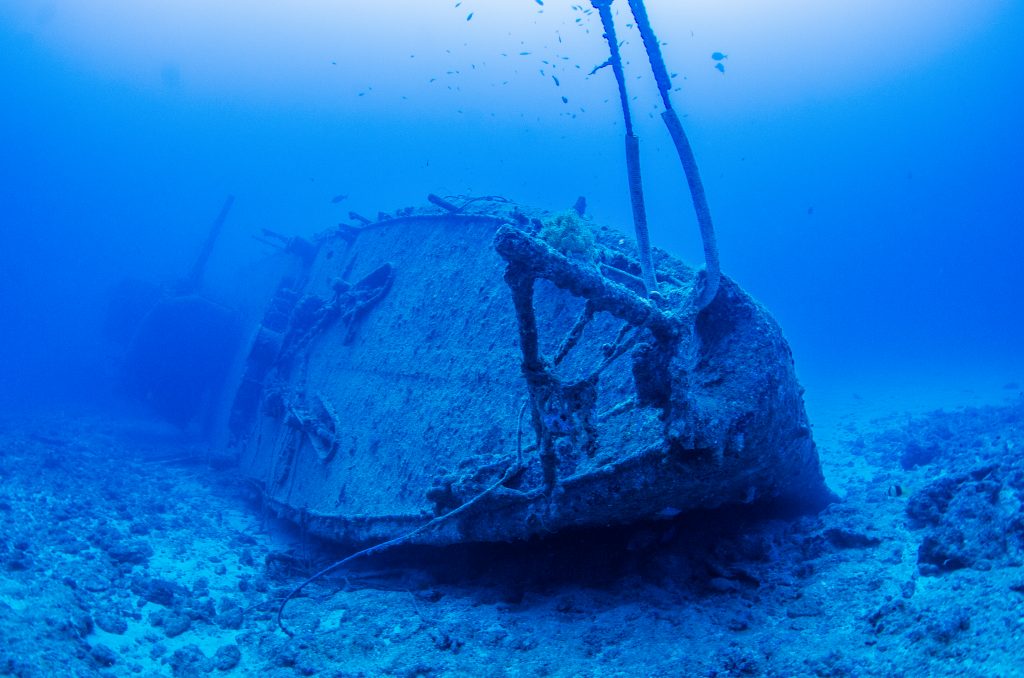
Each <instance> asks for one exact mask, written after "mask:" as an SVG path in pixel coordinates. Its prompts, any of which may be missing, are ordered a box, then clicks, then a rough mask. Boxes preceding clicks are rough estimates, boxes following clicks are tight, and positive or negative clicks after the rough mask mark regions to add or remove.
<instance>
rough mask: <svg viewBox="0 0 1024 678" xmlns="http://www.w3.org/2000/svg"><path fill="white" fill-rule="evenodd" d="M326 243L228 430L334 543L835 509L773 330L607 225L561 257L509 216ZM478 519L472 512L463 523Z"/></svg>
mask: <svg viewBox="0 0 1024 678" xmlns="http://www.w3.org/2000/svg"><path fill="white" fill-rule="evenodd" d="M447 207H449V208H450V209H440V208H439V209H437V210H433V209H423V210H406V211H405V213H404V214H402V215H401V216H396V217H387V218H382V219H381V220H379V221H378V222H374V223H367V224H364V225H363V226H362V227H360V228H347V227H346V228H339V229H338V230H337V231H334V232H330V233H326V234H323V235H322V236H321V237H320V238H319V239H318V241H317V250H316V254H315V256H314V257H311V258H310V259H309V263H308V265H307V266H306V267H305V268H304V273H303V274H302V275H301V276H297V277H292V278H291V279H290V280H289V281H288V283H287V284H286V285H282V287H281V288H280V289H279V290H278V292H277V294H276V295H275V296H274V299H273V300H272V301H271V303H270V304H269V305H268V310H267V313H266V315H265V317H264V319H263V322H262V324H261V325H260V326H259V328H257V329H256V331H254V332H253V333H252V336H251V338H250V343H249V352H248V359H247V361H246V364H245V365H244V366H243V368H242V369H240V370H239V376H238V378H237V388H236V389H235V390H236V395H235V397H234V405H233V407H232V410H231V418H230V434H231V438H232V444H233V446H234V448H235V449H236V450H237V452H238V455H239V459H240V464H241V468H242V470H243V472H244V473H245V474H246V475H247V476H248V477H249V478H251V479H252V480H253V482H254V483H255V484H256V485H257V486H258V487H259V489H260V491H261V492H262V494H263V496H264V498H265V500H266V501H267V502H268V504H269V505H270V506H271V507H272V508H273V509H275V510H276V511H277V512H278V513H280V514H282V515H284V516H285V517H287V518H289V519H291V520H294V521H295V522H297V523H299V524H301V525H303V526H304V527H305V528H306V529H308V530H309V531H310V532H311V533H314V534H317V535H320V536H323V537H326V538H329V539H334V540H340V541H351V542H361V543H366V542H374V541H381V540H387V539H393V538H396V537H399V536H400V535H403V534H406V533H408V532H410V531H412V530H416V529H417V528H420V527H421V526H423V525H424V524H426V523H428V522H429V521H431V520H432V519H435V518H436V517H438V516H443V515H446V514H452V516H453V517H452V519H451V520H446V521H443V522H440V521H438V522H437V525H436V527H435V528H433V529H430V530H424V531H421V532H420V533H417V535H416V538H415V541H418V542H420V543H429V544H445V543H453V542H459V541H495V540H514V539H525V538H529V537H532V536H537V535H545V534H549V533H553V532H556V531H559V530H562V529H565V528H570V527H575V526H598V525H610V524H624V523H630V522H634V521H638V520H643V519H649V518H654V517H658V516H664V515H669V514H675V513H677V512H685V511H689V510H694V509H710V508H716V507H720V506H724V505H730V504H741V503H751V502H756V501H784V502H792V503H795V504H800V505H805V506H809V507H813V506H816V505H820V504H821V503H822V502H824V501H825V500H826V499H827V497H828V491H827V489H826V488H825V485H824V482H823V480H822V475H821V471H820V467H819V462H818V456H817V452H816V449H815V446H814V443H813V440H812V438H811V432H810V428H809V426H808V422H807V418H806V414H805V411H804V406H803V402H802V397H801V393H802V390H801V388H800V386H799V385H798V383H797V381H796V378H795V375H794V370H793V361H792V357H791V354H790V350H789V347H788V345H787V344H786V342H785V340H784V338H783V336H782V333H781V331H780V329H779V327H778V325H777V324H776V323H775V322H774V320H773V319H772V318H771V317H770V316H769V314H768V313H767V312H766V311H765V310H764V309H763V308H762V307H761V306H760V305H759V304H757V303H756V302H755V301H754V300H752V299H751V298H750V297H749V296H748V295H747V294H745V293H744V292H743V291H742V290H741V289H740V288H739V287H738V286H736V285H735V284H734V283H733V282H731V281H730V280H728V279H724V280H723V282H722V285H721V288H720V290H719V292H718V294H717V297H716V298H715V300H714V301H713V302H712V303H711V304H710V306H708V307H707V308H706V309H704V310H703V311H701V312H699V313H698V312H696V311H694V310H693V309H694V304H693V300H694V299H695V297H696V294H697V288H698V287H699V284H700V276H699V275H697V274H696V273H695V272H694V271H693V270H691V269H689V268H687V267H686V266H685V265H684V264H683V263H682V262H680V261H678V260H676V259H673V258H671V257H669V256H667V255H664V254H662V253H659V256H658V257H657V258H656V264H657V269H658V277H659V281H660V287H659V291H660V294H658V295H655V297H654V298H653V299H647V298H646V297H645V296H644V295H643V292H642V285H641V284H640V281H639V279H638V278H637V276H638V275H639V268H638V265H637V264H636V262H635V259H634V254H633V249H632V245H631V243H630V242H629V241H627V240H626V239H625V238H624V237H623V236H622V234H620V233H618V232H615V231H613V230H611V229H598V230H596V232H595V233H596V241H595V242H593V243H592V247H590V248H589V250H588V251H587V252H584V253H582V255H581V254H580V253H576V254H575V256H567V255H566V254H564V253H563V252H561V251H559V250H558V249H556V248H555V247H553V246H552V244H551V242H550V240H549V239H545V238H543V237H541V234H539V233H538V231H539V230H540V226H541V221H540V217H542V216H543V214H542V213H530V212H527V211H524V210H523V209H522V208H519V207H516V206H514V205H511V204H509V203H504V202H501V201H490V202H488V201H478V202H471V203H470V204H468V205H467V206H466V207H464V208H462V209H460V210H455V209H453V208H452V206H450V205H447ZM466 504H470V506H469V508H468V509H466V510H459V507H463V506H465V505H466Z"/></svg>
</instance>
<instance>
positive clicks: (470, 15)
mask: <svg viewBox="0 0 1024 678" xmlns="http://www.w3.org/2000/svg"><path fill="white" fill-rule="evenodd" d="M472 18H473V13H472V12H470V13H469V16H467V17H466V21H469V20H470V19H472Z"/></svg>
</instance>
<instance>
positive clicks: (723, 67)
mask: <svg viewBox="0 0 1024 678" xmlns="http://www.w3.org/2000/svg"><path fill="white" fill-rule="evenodd" d="M715 68H716V69H717V70H718V72H719V73H725V66H723V65H722V64H715Z"/></svg>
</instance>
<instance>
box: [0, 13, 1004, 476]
mask: <svg viewBox="0 0 1024 678" xmlns="http://www.w3.org/2000/svg"><path fill="white" fill-rule="evenodd" d="M647 4H648V9H649V12H650V15H651V19H652V22H653V24H654V27H655V30H656V31H657V32H658V35H659V38H660V39H661V40H662V41H663V43H664V45H663V49H664V54H665V59H666V61H667V63H668V68H669V70H670V71H672V72H673V73H674V74H676V75H675V76H674V80H673V84H674V85H675V86H676V89H675V91H674V92H673V95H672V96H673V101H674V103H675V106H676V108H677V109H678V110H679V111H680V114H681V115H682V116H683V117H682V119H683V124H684V126H685V128H686V130H687V133H688V135H689V137H690V140H691V142H692V144H693V147H694V151H695V153H696V157H697V161H698V163H699V165H700V168H701V172H702V174H703V177H704V185H705V188H706V190H707V195H708V199H709V202H710V207H711V211H712V215H713V217H714V219H715V223H716V226H717V229H718V240H719V246H720V250H721V261H722V267H723V270H724V272H725V273H726V274H727V275H729V276H730V277H732V278H733V279H734V280H736V281H737V282H738V283H739V284H740V285H741V286H742V287H743V288H744V289H745V290H747V291H748V292H749V293H750V294H751V295H752V296H753V297H755V298H756V299H758V300H759V301H761V302H762V303H763V304H764V305H765V306H766V307H767V308H768V309H769V310H770V311H771V313H772V314H773V315H774V316H775V317H776V318H777V319H778V320H779V322H780V324H781V326H782V327H783V329H784V332H785V335H786V337H787V339H788V340H789V342H790V344H791V346H792V349H793V354H794V359H795V362H796V368H797V373H798V375H799V378H800V381H801V383H802V384H803V385H804V386H805V387H806V389H807V393H806V399H807V404H808V409H809V412H810V415H811V419H812V421H813V422H815V423H816V425H817V427H818V429H819V432H820V437H819V440H821V439H829V436H832V435H834V432H835V430H834V428H833V429H831V430H830V431H825V430H824V428H825V427H826V426H833V427H834V426H835V425H836V424H837V422H840V421H842V420H843V416H844V415H845V414H846V413H848V411H850V410H855V409H859V410H862V411H863V412H864V413H865V416H867V415H875V414H892V413H894V412H902V411H906V410H920V409H923V408H929V407H947V408H951V407H956V406H958V405H965V404H980V403H987V402H999V401H1001V400H1002V399H1005V398H1006V397H1007V396H1016V395H1017V394H1019V391H1020V386H1019V384H1021V383H1024V350H1022V346H1024V312H1022V309H1024V306H1022V302H1021V298H1022V295H1024V265H1022V263H1021V260H1022V257H1024V133H1022V129H1021V124H1020V121H1021V120H1022V119H1024V40H1021V36H1022V35H1024V4H1022V3H1019V2H1006V1H1000V0H976V1H973V2H969V3H968V2H961V3H935V2H928V1H926V0H907V1H905V2H900V3H889V2H885V1H883V0H869V1H867V2H859V3H855V2H846V1H845V0H843V1H842V2H831V3H813V2H804V1H800V0H785V1H780V2H778V3H773V2H765V3H746V2H743V1H741V0H723V1H722V2H716V3H704V4H705V5H707V6H696V7H687V6H686V5H688V4H690V3H681V2H675V1H674V0H649V2H648V3H647ZM210 5H212V4H211V3H200V2H179V3H162V2H149V3H123V2H117V1H116V0H93V1H88V0H72V1H69V2H59V1H56V0H5V2H4V3H3V4H2V5H0V74H2V76H3V78H2V81H0V82H2V87H3V90H2V96H0V407H3V408H4V410H5V412H6V413H11V412H17V411H19V410H20V409H21V408H26V409H31V410H33V411H55V410H62V409H63V408H65V407H69V408H75V407H79V408H81V407H86V408H91V409H100V410H101V411H102V408H103V407H105V406H107V404H108V400H110V399H112V398H113V394H114V393H115V391H116V388H115V387H116V382H117V381H118V371H117V369H116V366H117V365H118V362H119V360H120V358H121V355H120V353H119V352H120V351H121V348H119V347H117V346H112V345H111V344H110V343H109V341H108V339H107V338H106V337H105V336H104V332H103V324H104V318H105V314H106V311H107V307H108V304H109V301H110V298H111V289H112V288H113V286H114V285H116V284H117V283H118V282H119V281H121V280H123V279H125V278H138V279H144V280H149V281H153V282H157V283H164V282H168V281H173V280H175V279H178V278H180V277H181V276H182V275H183V274H184V273H185V272H187V271H188V269H189V267H190V266H191V264H192V262H193V261H194V259H195V257H196V255H197V253H198V252H199V249H200V247H201V244H202V242H203V239H204V237H205V235H206V231H207V229H208V228H209V225H210V223H211V222H212V221H213V219H214V217H215V216H216V214H217V212H218V210H219V209H220V206H221V204H222V202H223V201H224V199H225V196H227V195H228V194H233V195H234V196H236V202H235V205H234V207H233V209H232V211H231V214H230V216H229V218H228V221H227V222H226V225H225V230H224V233H223V235H222V237H221V239H220V240H219V242H218V244H217V248H216V249H215V251H214V254H213V257H212V259H211V262H210V269H209V273H208V281H209V282H210V284H211V285H213V286H216V285H217V284H219V283H224V282H226V281H230V280H231V279H232V276H233V275H234V273H235V271H237V270H238V269H239V268H240V267H242V266H244V265H246V264H248V263H250V262H253V261H257V260H259V259H261V258H262V257H264V256H266V255H267V253H268V252H270V251H271V250H270V249H269V248H267V247H266V246H265V245H263V244H261V243H260V242H258V241H257V240H255V239H254V238H253V236H255V235H258V234H259V232H260V229H261V228H270V229H273V230H275V231H278V232H281V233H285V234H288V235H304V236H310V235H313V234H315V233H317V232H320V231H323V230H325V229H327V228H330V227H332V226H334V225H335V224H337V223H338V222H339V221H345V222H347V221H348V220H347V218H346V215H347V213H348V212H349V210H354V211H356V212H359V213H362V214H366V215H368V216H375V215H376V214H377V212H378V211H379V210H384V211H393V210H394V209H396V208H401V207H404V206H407V205H422V204H424V203H425V198H426V195H427V194H428V193H435V194H440V195H448V194H460V195H467V196H468V195H481V196H482V195H502V196H505V197H507V198H509V199H512V200H514V201H517V202H520V203H523V204H527V205H533V206H537V207H542V208H546V209H553V210H554V209H565V208H568V207H570V206H571V205H572V204H573V203H574V201H575V200H576V199H577V197H578V196H585V197H586V198H587V205H588V210H589V214H590V215H591V216H592V218H593V219H594V221H595V222H596V223H607V224H612V225H615V226H616V227H618V228H620V229H622V230H624V231H627V232H628V231H630V230H631V228H632V226H631V217H630V214H631V213H630V204H629V195H628V192H627V187H626V177H625V169H624V161H623V156H622V133H623V124H622V120H621V114H620V111H619V108H618V101H617V97H616V94H615V83H614V81H613V79H612V74H611V72H610V69H601V70H598V71H597V72H594V73H592V69H594V67H595V66H598V65H600V64H601V63H602V62H603V61H604V60H605V59H606V58H607V45H606V44H605V42H604V40H603V38H602V34H601V29H600V23H599V21H598V19H597V15H596V13H594V12H592V11H590V10H589V4H588V3H583V4H582V5H577V4H573V3H569V2H565V3H563V2H556V1H555V0H546V1H545V2H543V3H541V2H538V1H536V0H500V1H499V0H489V1H487V0H463V1H462V2H453V1H451V0H446V1H445V2H429V3H428V2H413V1H412V0H408V1H406V2H393V3H388V4H387V5H386V6H385V5H382V4H379V3H344V2H342V3H329V2H317V1H314V0H306V1H304V2H297V3H283V4H282V3H271V2H255V3H245V6H244V8H243V4H242V3H230V4H228V3H225V4H223V6H210ZM751 5H756V6H751ZM762 5H763V6H762ZM893 5H895V6H893ZM615 6H616V8H617V10H618V12H617V15H616V16H617V21H618V23H619V26H618V28H619V36H620V38H621V39H622V40H623V46H622V48H623V51H624V57H625V60H626V64H625V67H626V73H627V79H628V85H629V87H630V90H631V91H630V94H631V96H632V97H633V99H632V100H631V105H632V108H633V113H634V116H635V117H636V124H637V133H638V135H639V136H640V138H641V144H642V145H641V152H642V154H643V163H644V165H643V170H644V178H645V189H646V192H647V204H648V210H649V220H650V224H651V239H652V242H653V244H654V245H655V246H656V247H660V248H662V249H665V250H667V251H669V252H672V253H673V254H676V255H678V256H680V257H682V258H683V259H685V260H686V261H688V262H690V263H692V264H694V265H695V266H699V265H701V264H702V260H701V249H700V241H699V238H698V233H697V226H696V222H695V219H694V216H693V211H692V209H691V206H690V202H689V196H688V194H687V193H686V190H685V182H684V178H683V175H682V171H681V169H680V167H679V163H678V160H677V158H676V156H675V152H674V149H673V148H672V146H671V143H670V140H669V138H668V136H667V133H666V132H665V130H664V128H663V127H662V125H661V121H660V119H659V117H658V114H659V113H660V110H661V109H660V104H659V102H658V97H657V92H656V90H655V83H654V81H653V79H652V78H651V77H650V75H649V68H648V65H647V62H646V57H645V56H644V54H643V51H642V47H641V45H640V40H639V36H638V35H637V33H636V31H635V29H634V28H633V27H632V25H631V23H630V21H629V18H628V16H627V14H628V13H627V12H625V9H624V8H625V0H616V1H615ZM620 6H621V7H620ZM716 52H720V53H722V54H725V55H727V56H725V57H724V58H721V59H715V58H713V57H712V54H714V53H716ZM716 66H721V67H722V68H721V69H718V68H716ZM340 195H344V196H346V197H345V198H344V199H342V200H339V201H337V202H332V199H333V198H335V197H336V196H340ZM111 402H113V400H111ZM826 464H827V460H826Z"/></svg>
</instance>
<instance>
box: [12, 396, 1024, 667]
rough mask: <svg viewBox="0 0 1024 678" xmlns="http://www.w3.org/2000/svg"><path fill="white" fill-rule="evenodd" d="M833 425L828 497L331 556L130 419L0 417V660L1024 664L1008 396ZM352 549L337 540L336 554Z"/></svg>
mask: <svg viewBox="0 0 1024 678" xmlns="http://www.w3.org/2000/svg"><path fill="white" fill-rule="evenodd" d="M1007 395H1008V397H1007V398H1006V400H1005V404H1002V405H999V406H987V407H962V408H958V409H948V410H945V411H934V412H930V413H926V414H920V415H913V416H911V415H907V414H899V415H889V416H883V417H878V418H874V419H870V420H866V419H857V418H854V417H850V418H846V419H843V418H836V419H835V420H834V421H833V422H831V423H830V424H829V428H828V429H827V430H823V429H822V428H821V425H820V424H819V428H817V429H816V435H817V438H818V440H819V445H820V447H821V455H822V459H823V463H824V466H825V470H826V476H827V479H828V482H829V484H830V486H831V487H832V488H833V489H834V490H835V491H836V492H837V494H838V495H839V496H840V501H838V502H836V503H834V504H832V505H831V506H830V507H829V508H828V509H826V510H825V511H824V512H822V513H821V514H820V515H818V516H804V517H795V518H794V517H787V516H778V515H776V516H766V515H763V514H759V513H758V512H757V510H756V509H751V508H746V509H744V510H737V511H725V512H719V513H715V514H708V515H702V516H681V517H678V518H675V519H673V520H666V521H661V522H658V523H652V524H646V525H640V526H633V527H631V528H629V529H613V530H603V531H588V532H578V533H572V534H567V535H561V536H559V537H557V538H552V539H548V540H544V541H536V542H531V543H528V544H518V545H508V544H504V545H491V546H486V545H474V546H463V547H454V548H447V549H427V548H415V547H413V548H403V549H398V550H396V551H393V552H391V553H387V554H384V555H383V556H379V557H373V558H367V559H364V560H363V561H361V562H359V563H358V564H354V565H353V567H352V568H348V569H346V570H345V571H343V572H341V573H339V574H338V575H334V576H332V577H329V578H327V579H325V580H324V581H321V582H319V583H318V584H316V585H313V586H311V587H309V588H308V589H307V590H306V591H305V592H304V593H303V596H302V597H300V598H297V599H295V600H293V601H292V602H291V603H290V604H289V605H288V607H287V609H286V611H285V622H286V624H287V625H288V627H289V628H290V629H291V630H292V631H293V632H294V636H291V637H290V636H288V635H286V634H285V633H283V632H282V631H281V630H279V629H278V627H277V624H276V622H275V615H276V612H277V605H278V602H279V601H280V600H281V598H282V596H283V595H285V594H286V593H287V592H288V591H289V590H290V589H291V588H292V587H293V586H295V585H296V584H297V583H298V582H300V581H301V580H302V579H303V578H304V577H305V576H306V575H308V574H309V573H311V572H313V571H315V570H316V569H319V568H320V567H322V566H324V565H325V564H328V563H330V562H331V561H333V560H335V559H337V558H340V557H342V556H344V555H345V553H346V551H345V550H340V549H339V547H338V546H332V545H327V544H320V543H316V542H315V541H313V540H311V539H309V538H307V537H305V536H304V535H303V534H302V532H301V530H297V529H293V528H291V527H289V526H287V525H283V524H281V523H279V522H277V521H276V520H274V519H273V518H272V517H271V516H268V515H266V513H265V511H263V510H262V508H261V506H260V502H259V500H258V496H257V494H256V493H255V491H254V489H253V488H252V487H250V486H249V485H247V484H246V482H245V481H244V480H243V479H241V478H239V477H238V476H237V474H236V473H235V472H234V471H232V470H231V469H226V470H225V469H215V468H212V467H211V466H210V465H209V464H208V463H206V461H207V458H208V456H209V455H208V453H209V451H208V450H206V449H204V448H203V447H202V446H199V445H196V444H195V443H192V442H189V441H187V440H184V439H182V438H181V436H180V435H178V434H176V433H175V432H173V431H169V430H166V429H164V428H162V427H161V426H159V425H156V424H153V423H149V422H146V421H145V420H143V419H139V418H133V417H123V418H121V417H119V418H117V419H111V418H109V417H98V416H95V415H80V416H71V415H61V416H57V415H46V416H33V417H20V418H8V419H7V420H5V421H3V422H2V426H0V521H2V524H3V529H2V532H0V675H12V676H26V677H27V676H205V675H211V676H216V675H226V676H247V675H255V674H259V675H262V676H267V677H273V676H296V675H299V676H337V677H342V676H347V677H355V676H403V677H408V678H413V677H420V676H421V677H428V676H438V677H441V676H797V675H800V676H803V675H808V676H895V675H901V676H964V675H971V676H974V675H978V676H1019V675H1024V569H1022V564H1024V508H1022V505H1024V454H1022V452H1024V399H1022V398H1021V397H1020V396H1019V395H1017V394H1012V395H1010V394H1007ZM349 550H351V548H350V549H349Z"/></svg>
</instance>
